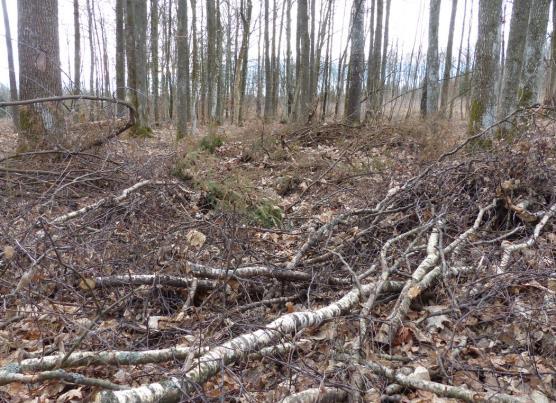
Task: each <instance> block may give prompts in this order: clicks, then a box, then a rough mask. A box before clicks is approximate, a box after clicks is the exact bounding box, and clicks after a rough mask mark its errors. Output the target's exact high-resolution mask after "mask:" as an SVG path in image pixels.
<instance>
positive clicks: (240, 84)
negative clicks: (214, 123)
mask: <svg viewBox="0 0 556 403" xmlns="http://www.w3.org/2000/svg"><path fill="white" fill-rule="evenodd" d="M252 9H253V4H252V3H251V0H241V6H240V16H241V22H242V25H243V33H242V39H241V49H240V51H239V57H238V60H237V63H236V73H235V83H234V92H235V96H234V98H235V100H236V102H237V107H236V108H235V109H234V112H235V113H236V116H235V117H234V121H235V122H236V123H237V124H238V125H239V126H241V125H242V124H243V118H244V116H243V115H244V112H243V111H244V107H245V106H244V103H245V86H246V84H247V67H248V65H247V62H248V60H247V52H248V50H249V29H250V25H251V11H252Z"/></svg>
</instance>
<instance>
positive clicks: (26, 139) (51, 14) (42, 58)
mask: <svg viewBox="0 0 556 403" xmlns="http://www.w3.org/2000/svg"><path fill="white" fill-rule="evenodd" d="M17 12H18V51H19V90H20V98H21V99H33V98H41V97H50V96H57V95H62V78H61V74H60V45H59V39H58V38H59V37H58V1H57V0H44V1H35V0H18V2H17ZM59 107H60V106H59V104H57V103H53V104H52V105H50V104H36V105H34V106H29V107H26V108H22V109H20V115H19V118H20V129H21V130H20V137H19V140H20V148H28V147H29V148H38V147H40V146H41V145H42V144H41V143H44V142H45V140H54V141H55V142H57V141H58V140H60V139H61V137H60V136H61V135H62V123H63V120H62V116H61V113H62V112H61V111H60V110H59Z"/></svg>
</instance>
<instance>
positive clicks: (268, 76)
mask: <svg viewBox="0 0 556 403" xmlns="http://www.w3.org/2000/svg"><path fill="white" fill-rule="evenodd" d="M268 1H269V0H264V17H265V18H264V72H265V77H264V81H265V97H264V99H265V101H264V119H265V120H266V121H268V120H270V118H271V117H272V65H271V62H270V40H269V32H268V24H269V21H270V20H271V19H272V17H271V16H270V14H269V8H268Z"/></svg>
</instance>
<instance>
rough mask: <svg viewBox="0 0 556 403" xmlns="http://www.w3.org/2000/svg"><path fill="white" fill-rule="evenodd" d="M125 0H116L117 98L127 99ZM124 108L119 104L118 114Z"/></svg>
mask: <svg viewBox="0 0 556 403" xmlns="http://www.w3.org/2000/svg"><path fill="white" fill-rule="evenodd" d="M125 94H126V89H125V37H124V0H116V98H118V99H120V100H124V99H125ZM123 111H124V108H123V107H122V106H121V105H118V115H121V114H122V113H123Z"/></svg>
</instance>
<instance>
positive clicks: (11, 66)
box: [2, 0, 19, 127]
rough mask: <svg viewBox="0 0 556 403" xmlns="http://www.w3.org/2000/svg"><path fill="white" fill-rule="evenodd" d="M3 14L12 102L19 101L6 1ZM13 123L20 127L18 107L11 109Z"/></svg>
mask: <svg viewBox="0 0 556 403" xmlns="http://www.w3.org/2000/svg"><path fill="white" fill-rule="evenodd" d="M2 12H3V17H4V31H5V37H6V51H7V53H8V69H9V72H8V73H9V74H8V75H9V77H10V100H11V101H17V98H18V97H17V81H16V78H15V66H14V55H13V49H12V33H11V30H10V19H9V18H8V8H7V7H6V0H2ZM11 113H12V121H13V123H14V126H15V127H18V126H19V122H18V109H17V107H16V106H14V107H12V108H11Z"/></svg>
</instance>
